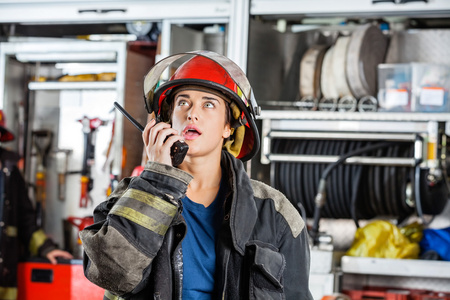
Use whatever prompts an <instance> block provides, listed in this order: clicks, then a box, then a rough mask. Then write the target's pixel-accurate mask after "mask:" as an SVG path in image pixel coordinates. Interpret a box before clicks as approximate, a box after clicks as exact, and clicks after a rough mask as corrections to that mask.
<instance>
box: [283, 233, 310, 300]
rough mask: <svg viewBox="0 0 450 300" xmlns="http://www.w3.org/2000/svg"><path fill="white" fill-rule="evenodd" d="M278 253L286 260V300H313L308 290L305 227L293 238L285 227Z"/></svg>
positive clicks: (308, 256)
mask: <svg viewBox="0 0 450 300" xmlns="http://www.w3.org/2000/svg"><path fill="white" fill-rule="evenodd" d="M280 252H281V253H282V254H283V255H284V257H285V259H286V269H285V273H284V275H283V278H284V283H283V285H284V292H285V295H286V299H302V300H313V297H312V295H311V293H310V290H309V266H310V247H309V240H308V232H307V229H306V225H305V227H304V228H303V229H302V231H301V232H300V234H299V235H298V236H296V237H295V238H294V236H293V235H292V232H291V230H290V229H289V226H287V227H286V230H285V232H284V238H283V242H282V244H281V246H280Z"/></svg>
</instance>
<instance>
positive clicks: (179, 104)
mask: <svg viewBox="0 0 450 300" xmlns="http://www.w3.org/2000/svg"><path fill="white" fill-rule="evenodd" d="M184 105H188V102H187V101H186V100H179V101H178V106H184Z"/></svg>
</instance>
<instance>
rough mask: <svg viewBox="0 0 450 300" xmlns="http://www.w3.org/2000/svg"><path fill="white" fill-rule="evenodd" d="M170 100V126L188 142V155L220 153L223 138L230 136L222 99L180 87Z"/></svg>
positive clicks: (225, 107)
mask: <svg viewBox="0 0 450 300" xmlns="http://www.w3.org/2000/svg"><path fill="white" fill-rule="evenodd" d="M173 101H174V102H173V112H172V128H174V129H176V130H177V131H178V132H179V133H180V135H181V136H183V138H184V140H185V141H186V143H187V144H188V145H189V151H188V155H189V156H192V157H195V156H204V155H208V154H210V153H211V152H215V151H218V152H220V151H221V150H222V145H223V139H224V138H227V137H229V136H230V124H228V123H227V122H226V115H227V112H228V111H227V103H226V102H225V100H224V99H223V98H221V97H219V96H217V95H215V94H211V93H208V92H204V91H198V90H183V91H180V92H178V93H176V94H175V96H174V99H173Z"/></svg>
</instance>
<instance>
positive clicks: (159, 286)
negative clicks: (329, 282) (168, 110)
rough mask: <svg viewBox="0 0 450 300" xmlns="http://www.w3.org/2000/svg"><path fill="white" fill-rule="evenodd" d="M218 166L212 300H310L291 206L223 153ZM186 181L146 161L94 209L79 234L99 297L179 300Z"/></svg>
mask: <svg viewBox="0 0 450 300" xmlns="http://www.w3.org/2000/svg"><path fill="white" fill-rule="evenodd" d="M221 165H222V168H225V170H226V172H225V174H227V180H228V185H229V190H230V192H229V194H228V195H227V197H226V200H225V202H224V207H223V209H224V217H223V222H222V226H221V229H220V231H219V232H218V237H217V241H216V275H215V291H214V296H213V299H295V300H298V299H312V296H311V294H310V292H309V288H308V278H309V251H310V250H309V244H308V235H307V231H306V228H305V223H304V222H303V220H302V219H301V217H300V215H299V214H298V212H297V211H296V209H295V208H294V207H293V205H292V204H291V203H290V202H289V201H288V199H286V197H285V196H284V195H283V194H282V193H280V192H279V191H277V190H275V189H273V188H271V187H269V186H268V185H266V184H264V183H262V182H258V181H255V180H251V179H250V178H249V177H248V175H247V173H246V171H245V169H244V166H243V164H242V162H241V161H240V160H237V159H236V158H234V157H233V156H232V155H231V154H229V153H228V152H226V151H223V152H222V162H221ZM191 179H192V176H191V175H190V174H188V173H186V172H184V171H182V170H180V169H177V168H174V167H172V166H168V165H163V164H159V163H155V162H148V163H147V164H146V166H145V169H144V171H143V172H142V174H141V175H140V176H138V177H131V178H125V179H124V180H122V181H121V183H120V184H119V185H118V187H117V188H116V190H115V191H114V192H113V193H112V194H111V195H110V196H109V198H108V199H107V200H106V201H105V202H103V203H102V204H100V205H99V206H98V207H97V208H96V209H95V211H94V221H95V223H94V224H93V225H91V226H89V227H86V228H85V229H84V230H83V231H82V232H80V237H81V240H82V242H83V246H84V250H85V254H84V261H83V264H84V272H85V275H86V277H87V278H88V279H89V280H90V281H92V282H93V283H95V284H97V285H99V286H100V287H103V288H105V289H106V292H105V299H122V298H124V299H182V280H183V276H184V275H185V274H183V252H182V247H181V241H182V239H183V237H184V235H185V233H186V230H187V228H186V223H185V221H184V219H183V217H182V216H181V211H182V205H181V199H182V198H183V197H184V196H185V193H186V190H187V186H188V184H189V182H190V180H191ZM186 276H189V274H186Z"/></svg>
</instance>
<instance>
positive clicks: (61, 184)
mask: <svg viewBox="0 0 450 300" xmlns="http://www.w3.org/2000/svg"><path fill="white" fill-rule="evenodd" d="M55 152H56V157H57V165H58V199H59V200H61V201H63V200H64V199H65V198H66V176H67V173H68V172H67V169H68V165H69V155H71V154H72V152H73V150H71V149H57V150H55Z"/></svg>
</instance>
